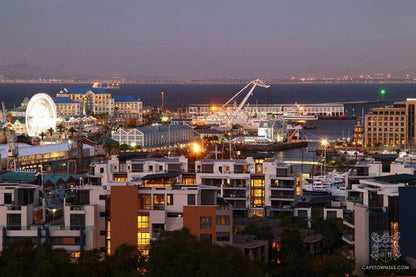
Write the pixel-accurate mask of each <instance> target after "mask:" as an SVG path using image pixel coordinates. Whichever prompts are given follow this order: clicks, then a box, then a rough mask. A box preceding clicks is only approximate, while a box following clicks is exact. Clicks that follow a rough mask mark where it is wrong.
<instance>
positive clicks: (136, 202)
mask: <svg viewBox="0 0 416 277" xmlns="http://www.w3.org/2000/svg"><path fill="white" fill-rule="evenodd" d="M107 226H108V227H107V230H111V231H109V239H108V243H107V251H108V253H113V252H114V249H115V248H116V247H118V246H119V245H121V244H122V243H125V242H127V243H130V244H133V245H136V244H137V246H138V248H139V249H140V250H142V251H144V252H145V253H146V251H147V250H148V246H149V243H150V240H152V239H156V238H157V237H158V236H159V234H160V232H162V231H174V230H179V229H181V228H183V227H185V228H188V229H189V230H190V233H191V234H193V235H195V236H197V237H198V238H200V239H203V240H209V241H211V242H212V243H220V244H221V243H231V242H232V210H231V208H230V207H229V204H223V205H218V204H217V188H215V187H209V186H180V185H179V186H169V187H165V186H164V184H156V183H154V184H152V186H151V187H137V186H112V187H111V204H110V217H109V219H108V221H107Z"/></svg>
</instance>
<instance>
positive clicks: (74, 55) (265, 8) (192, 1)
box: [0, 0, 416, 78]
mask: <svg viewBox="0 0 416 277" xmlns="http://www.w3.org/2000/svg"><path fill="white" fill-rule="evenodd" d="M17 63H28V64H31V65H35V66H38V67H41V68H44V69H47V70H56V71H60V72H71V73H80V74H86V73H88V74H91V73H93V74H94V75H95V74H96V75H100V74H114V75H124V76H135V77H137V76H160V77H192V78H216V77H242V78H250V77H257V76H259V77H272V78H273V77H283V76H291V75H296V74H300V73H304V74H306V73H318V74H326V73H333V72H336V73H339V74H343V73H361V72H380V71H396V70H401V69H406V68H409V67H415V66H416V1H415V0H400V1H392V0H373V1H369V0H368V1H366V0H360V1H355V0H348V1H334V0H328V1H321V0H313V1H311V0H296V1H293V0H288V1H280V0H222V1H219V0H189V1H185V0H165V1H161V0H111V1H108V0H0V66H2V67H4V66H7V65H11V64H17Z"/></svg>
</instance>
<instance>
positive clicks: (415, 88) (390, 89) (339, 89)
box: [0, 83, 416, 161]
mask: <svg viewBox="0 0 416 277" xmlns="http://www.w3.org/2000/svg"><path fill="white" fill-rule="evenodd" d="M89 86H90V84H62V83H59V84H57V83H54V84H4V83H0V101H1V102H4V104H5V105H6V108H7V109H11V108H13V107H14V106H19V105H20V103H21V102H22V101H23V99H24V98H25V97H31V96H33V95H34V94H36V93H39V92H44V93H47V94H49V95H51V96H55V94H56V93H58V92H59V91H60V90H61V89H63V88H65V87H89ZM243 87H244V85H236V84H232V85H231V84H215V85H191V84H183V85H179V84H125V85H123V84H122V85H120V89H117V90H111V92H112V93H113V94H118V95H131V96H133V97H136V98H140V99H141V100H142V101H143V105H144V106H153V107H155V106H160V105H161V102H162V100H161V92H162V91H163V92H164V96H165V97H164V99H165V100H164V104H165V106H166V107H168V108H179V107H181V108H186V107H187V106H188V105H189V104H223V103H225V102H226V101H227V100H228V99H229V98H231V97H232V96H233V95H234V94H236V93H237V92H238V91H239V90H240V89H242V88H243ZM381 89H385V90H386V94H385V95H384V96H381V95H380V94H379V91H380V90H381ZM406 98H416V84H275V85H271V87H270V88H269V89H265V88H260V87H258V88H256V89H255V90H254V93H253V95H252V96H250V98H249V101H248V103H250V104H251V105H254V104H256V103H259V104H261V103H267V104H269V103H273V104H280V103H282V104H286V103H300V104H303V103H305V104H309V103H328V102H351V101H375V100H384V101H385V103H378V104H362V105H346V106H345V109H346V113H347V114H350V115H353V114H354V115H356V116H361V113H362V112H364V113H366V112H368V111H369V109H370V108H372V107H376V106H384V105H387V104H391V103H393V102H394V101H403V100H405V99H406ZM238 101H241V99H238ZM313 124H315V125H317V128H316V129H313V130H310V129H309V130H301V132H300V136H301V137H302V138H305V139H309V140H318V139H321V138H328V139H331V140H334V139H338V138H348V137H351V136H352V134H353V128H354V125H355V124H356V121H355V120H319V121H314V122H313ZM316 147H317V145H316V143H310V145H309V147H308V148H307V149H293V150H287V151H282V152H278V153H276V157H277V158H278V159H280V160H282V161H287V160H299V159H301V157H303V159H304V160H309V161H316V159H317V157H316V155H315V153H314V151H313V150H314V149H315V148H316Z"/></svg>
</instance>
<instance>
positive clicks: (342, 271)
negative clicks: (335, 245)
mask: <svg viewBox="0 0 416 277" xmlns="http://www.w3.org/2000/svg"><path fill="white" fill-rule="evenodd" d="M313 265H314V266H313V267H314V269H315V271H316V272H317V273H318V274H319V276H328V277H337V276H345V275H346V273H348V274H349V275H351V274H352V272H353V270H354V263H353V262H352V261H351V260H348V259H347V258H346V257H344V256H343V255H342V253H341V251H336V252H334V253H333V254H331V255H323V256H321V257H317V258H315V260H314V263H313Z"/></svg>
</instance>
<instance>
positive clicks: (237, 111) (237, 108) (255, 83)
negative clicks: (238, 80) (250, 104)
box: [222, 79, 270, 127]
mask: <svg viewBox="0 0 416 277" xmlns="http://www.w3.org/2000/svg"><path fill="white" fill-rule="evenodd" d="M250 85H252V87H251V89H250V90H249V91H248V92H247V93H246V95H245V96H244V98H243V100H242V101H241V103H240V104H239V105H238V106H237V102H236V99H237V97H239V96H240V95H243V93H244V92H245V90H246V89H247V88H248V87H249V86H250ZM257 86H259V87H263V88H269V87H270V85H266V84H265V83H264V82H263V81H262V80H260V79H256V80H253V81H251V82H250V83H248V84H247V85H246V86H245V87H243V88H242V89H241V90H240V91H239V92H237V93H236V94H235V95H234V96H233V97H231V98H230V99H229V100H228V101H227V102H225V104H224V105H222V110H223V111H225V113H226V116H227V118H228V122H227V125H228V127H231V125H232V124H233V122H234V120H235V118H236V117H237V116H238V115H240V117H241V115H242V113H241V112H242V110H243V107H244V105H245V104H246V102H247V100H248V98H249V97H250V96H251V95H252V94H253V91H254V89H255V88H256V87H257ZM232 101H234V109H233V110H231V111H230V112H227V107H226V106H227V105H229V104H230V103H231V102H232ZM244 117H248V116H244ZM247 119H248V118H247ZM244 121H246V119H244Z"/></svg>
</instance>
